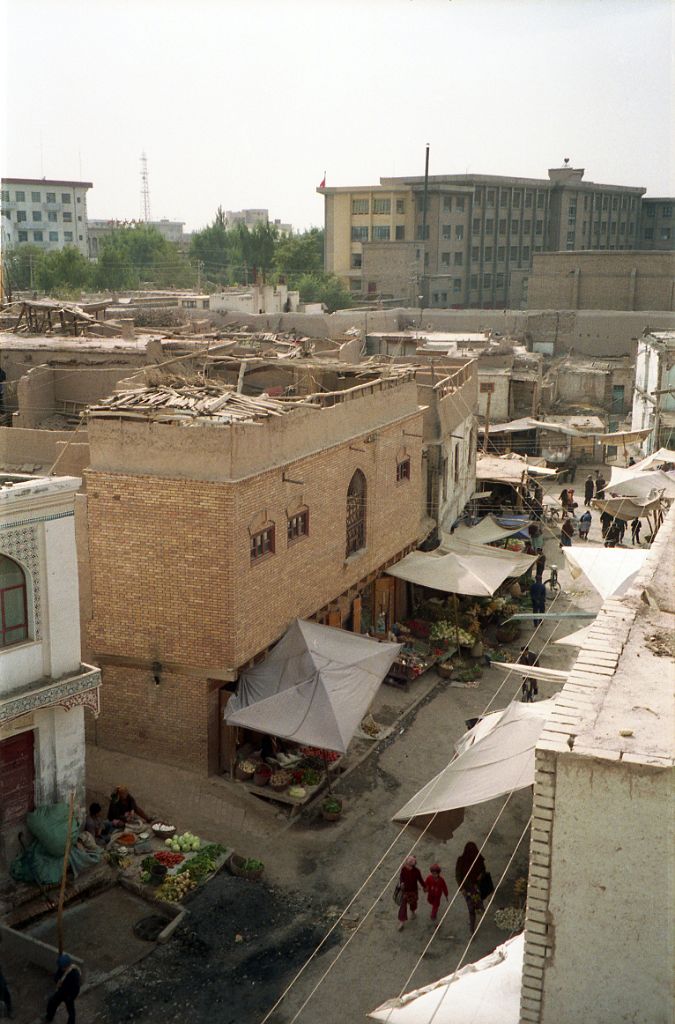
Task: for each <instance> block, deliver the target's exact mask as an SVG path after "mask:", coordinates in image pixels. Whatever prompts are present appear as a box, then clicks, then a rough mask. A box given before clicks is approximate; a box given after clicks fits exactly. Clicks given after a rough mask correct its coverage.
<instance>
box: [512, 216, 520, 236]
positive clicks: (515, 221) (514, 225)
mask: <svg viewBox="0 0 675 1024" xmlns="http://www.w3.org/2000/svg"><path fill="white" fill-rule="evenodd" d="M517 231H518V221H517V220H515V219H514V220H512V221H511V232H512V234H514V235H515V234H516V232H517Z"/></svg>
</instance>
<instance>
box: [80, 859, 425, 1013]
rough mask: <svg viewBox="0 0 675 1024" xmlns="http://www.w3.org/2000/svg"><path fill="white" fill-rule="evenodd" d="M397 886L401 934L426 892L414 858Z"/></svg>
mask: <svg viewBox="0 0 675 1024" xmlns="http://www.w3.org/2000/svg"><path fill="white" fill-rule="evenodd" d="M399 885H400V886H401V889H402V896H403V899H402V900H401V905H400V907H399V908H398V930H399V931H400V932H401V931H403V927H404V925H405V923H406V921H407V920H408V907H410V916H411V917H413V918H414V917H416V916H417V903H418V900H419V893H418V886H421V887H422V889H424V890H425V891H426V884H425V881H424V879H423V878H422V873H421V871H420V869H419V868H418V867H417V858H416V857H406V859H405V861H404V862H403V867H402V868H401V874H400V876H399ZM69 1024H70V1022H69Z"/></svg>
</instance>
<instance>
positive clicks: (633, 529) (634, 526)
mask: <svg viewBox="0 0 675 1024" xmlns="http://www.w3.org/2000/svg"><path fill="white" fill-rule="evenodd" d="M641 529H642V523H641V522H640V519H639V517H638V516H636V517H635V519H633V520H631V524H630V539H631V541H632V542H633V544H638V545H639V543H640V530H641Z"/></svg>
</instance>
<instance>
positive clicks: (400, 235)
mask: <svg viewBox="0 0 675 1024" xmlns="http://www.w3.org/2000/svg"><path fill="white" fill-rule="evenodd" d="M404 239H405V225H404V224H397V225H396V241H397V242H402V241H403V240H404Z"/></svg>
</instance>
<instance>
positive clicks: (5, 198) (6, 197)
mask: <svg viewBox="0 0 675 1024" xmlns="http://www.w3.org/2000/svg"><path fill="white" fill-rule="evenodd" d="M2 201H3V203H8V202H9V189H8V188H3V189H2Z"/></svg>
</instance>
